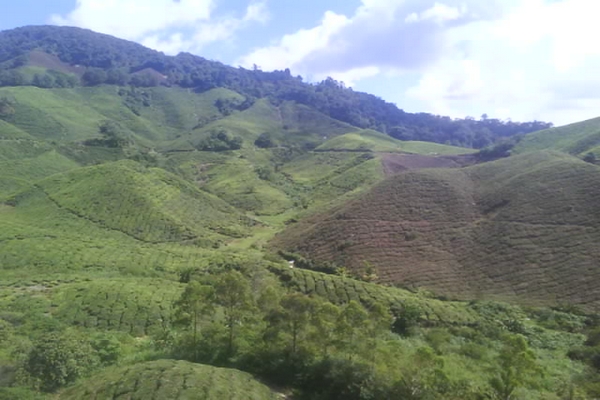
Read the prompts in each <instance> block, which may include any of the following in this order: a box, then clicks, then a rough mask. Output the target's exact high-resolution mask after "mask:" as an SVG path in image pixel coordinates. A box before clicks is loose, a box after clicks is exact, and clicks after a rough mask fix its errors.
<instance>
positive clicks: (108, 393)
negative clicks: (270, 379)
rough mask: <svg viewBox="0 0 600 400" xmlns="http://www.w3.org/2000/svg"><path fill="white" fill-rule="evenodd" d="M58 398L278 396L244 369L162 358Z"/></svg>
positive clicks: (243, 399)
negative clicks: (242, 370) (238, 369)
mask: <svg viewBox="0 0 600 400" xmlns="http://www.w3.org/2000/svg"><path fill="white" fill-rule="evenodd" d="M58 398H59V399H61V400H79V399H97V400H104V399H107V400H108V399H119V400H120V399H123V400H124V399H130V400H142V399H151V398H156V399H164V400H177V399H190V400H191V399H198V400H221V399H223V400H275V399H277V398H278V396H277V395H276V394H275V393H274V392H273V391H271V390H270V389H269V388H268V387H266V386H265V385H263V384H261V383H259V382H258V381H257V380H255V379H254V378H253V377H252V375H250V374H247V373H244V372H241V371H237V370H234V369H225V368H216V367H211V366H208V365H201V364H192V363H188V362H185V361H171V360H160V361H153V362H147V363H141V364H135V365H132V366H130V367H120V368H115V369H112V370H107V371H106V372H103V373H101V374H98V375H96V376H94V377H92V378H90V379H89V380H87V381H83V382H81V383H79V384H78V385H76V386H75V387H73V388H70V389H68V390H66V391H64V392H63V393H61V394H60V395H59V397H58Z"/></svg>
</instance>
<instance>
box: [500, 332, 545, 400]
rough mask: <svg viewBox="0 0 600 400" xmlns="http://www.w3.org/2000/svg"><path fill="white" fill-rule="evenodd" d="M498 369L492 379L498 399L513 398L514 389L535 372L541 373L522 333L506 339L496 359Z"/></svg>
mask: <svg viewBox="0 0 600 400" xmlns="http://www.w3.org/2000/svg"><path fill="white" fill-rule="evenodd" d="M496 364H497V365H498V371H497V372H496V375H495V376H494V377H493V378H492V379H491V380H490V386H491V388H492V396H493V398H494V399H497V400H512V399H513V393H514V391H515V390H516V389H517V388H519V387H521V386H523V385H525V384H526V383H527V382H528V381H529V379H530V378H531V377H532V375H534V374H539V373H540V368H539V367H538V365H537V363H536V362H535V354H534V353H533V351H531V349H529V346H528V345H527V342H526V340H525V338H524V337H523V336H521V335H514V336H509V337H508V338H506V339H505V342H504V346H503V348H502V351H501V352H500V354H499V355H498V358H497V360H496Z"/></svg>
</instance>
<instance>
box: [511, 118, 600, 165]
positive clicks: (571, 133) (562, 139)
mask: <svg viewBox="0 0 600 400" xmlns="http://www.w3.org/2000/svg"><path fill="white" fill-rule="evenodd" d="M536 150H558V151H562V152H565V153H569V154H572V155H576V156H583V155H585V154H587V153H589V152H592V153H595V154H597V155H600V118H594V119H590V120H587V121H583V122H577V123H574V124H570V125H566V126H561V127H558V128H552V129H547V130H543V131H539V132H534V133H530V134H528V135H526V136H525V138H524V139H523V140H522V141H521V142H519V144H517V146H516V147H515V149H514V152H515V153H519V154H520V153H526V152H531V151H536Z"/></svg>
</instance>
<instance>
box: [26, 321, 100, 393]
mask: <svg viewBox="0 0 600 400" xmlns="http://www.w3.org/2000/svg"><path fill="white" fill-rule="evenodd" d="M97 364H98V359H97V358H96V357H95V353H94V350H93V348H92V347H91V346H90V344H89V343H88V342H86V341H84V340H81V339H79V338H77V337H75V336H72V335H69V334H59V333H55V332H53V333H49V334H47V335H45V336H44V337H42V338H41V339H39V340H38V341H37V342H36V343H35V344H34V346H33V348H32V349H31V351H30V353H29V355H28V356H27V359H26V361H25V366H24V367H25V371H26V372H27V373H28V374H29V375H30V376H31V377H32V378H33V379H35V380H36V381H38V382H39V386H40V389H41V390H43V391H45V392H53V391H55V390H56V389H58V388H60V387H61V386H64V385H66V384H69V383H71V382H74V381H75V380H76V379H78V378H79V377H81V376H84V375H86V374H87V373H88V372H90V371H91V370H92V369H93V368H94V367H95V366H96V365H97Z"/></svg>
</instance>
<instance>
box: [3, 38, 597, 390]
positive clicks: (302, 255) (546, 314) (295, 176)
mask: <svg viewBox="0 0 600 400" xmlns="http://www.w3.org/2000/svg"><path fill="white" fill-rule="evenodd" d="M596 124H597V121H588V122H585V123H581V124H579V125H577V126H576V127H575V128H573V129H571V131H568V132H567V131H565V130H564V129H565V128H557V129H558V132H559V133H556V132H557V131H556V130H550V131H548V132H545V133H544V132H541V133H539V134H537V133H534V134H531V135H529V136H527V137H526V138H525V139H524V140H523V141H522V142H521V143H520V144H519V147H517V148H516V150H515V152H523V153H525V152H527V154H521V155H517V156H514V157H510V158H508V159H502V160H499V161H495V162H491V163H481V162H482V159H483V157H481V156H479V155H478V154H475V153H474V150H473V149H471V148H470V147H475V148H480V147H484V146H487V145H490V144H493V143H494V142H495V141H496V139H498V138H504V137H510V136H512V135H514V134H516V133H518V132H533V131H535V130H538V129H540V128H542V127H547V126H549V125H548V124H545V123H541V122H533V123H524V124H521V123H513V122H503V121H499V120H495V119H489V118H482V120H479V121H476V120H474V119H472V118H469V119H465V120H458V119H451V118H448V117H441V116H433V115H430V114H425V113H419V114H410V113H405V112H404V111H402V110H399V109H398V108H397V107H396V106H395V105H393V104H390V103H386V102H385V101H383V100H381V99H379V98H376V97H375V96H372V95H368V94H366V93H360V92H354V91H353V90H352V89H347V88H346V87H345V86H344V84H343V83H341V82H336V81H334V80H333V79H331V78H329V79H327V80H325V81H323V82H321V83H318V84H308V83H305V82H303V80H302V78H301V77H294V76H292V75H291V72H290V71H289V70H285V71H274V72H264V71H260V70H257V69H254V70H246V69H243V68H232V67H228V66H225V65H223V64H220V63H218V62H213V61H208V60H205V59H203V58H201V57H197V56H194V55H191V54H180V55H178V56H176V57H169V56H165V55H164V54H162V53H158V52H155V51H153V50H150V49H147V48H144V47H143V46H140V45H138V44H136V43H132V42H127V41H123V40H120V39H116V38H113V37H110V36H107V35H100V34H96V33H94V32H91V31H86V30H81V29H77V28H67V27H26V28H21V29H16V30H12V31H4V32H0V275H1V278H0V399H10V400H32V399H38V398H53V399H87V398H90V399H123V400H124V399H171V398H172V399H186V398H189V399H196V398H200V399H286V398H290V399H291V398H294V399H298V400H305V399H319V400H338V399H342V398H343V399H344V400H355V399H356V400H358V399H365V398H370V399H388V398H390V399H391V398H394V399H396V398H399V399H404V398H407V399H408V398H411V399H416V398H419V399H430V400H442V399H443V400H458V399H460V400H480V399H482V398H489V399H492V398H494V399H495V398H498V399H499V398H504V399H505V398H509V397H510V398H515V399H516V398H519V399H523V400H537V399H548V400H563V399H566V398H570V399H581V400H583V399H586V398H598V397H600V383H599V382H600V375H599V374H598V371H599V370H600V368H598V366H597V365H596V364H597V362H596V361H597V359H598V357H600V356H599V355H600V340H599V339H598V334H597V332H598V329H600V328H598V327H599V326H600V322H598V321H600V318H599V317H598V315H596V314H594V313H597V312H598V310H599V306H600V302H599V301H600V294H599V293H600V292H599V291H598V289H597V287H596V286H597V285H596V284H595V282H596V280H597V278H598V273H597V271H598V259H599V258H600V250H598V248H597V247H598V246H597V245H596V244H597V243H598V240H599V239H600V231H599V229H598V226H599V224H598V223H599V222H600V221H599V219H600V209H599V208H598V206H597V204H598V202H597V201H596V200H597V198H598V195H600V187H599V186H598V184H597V183H598V182H600V169H599V167H597V166H595V165H592V164H591V163H585V162H583V161H581V160H579V159H578V158H576V157H573V156H571V155H568V154H566V153H564V152H565V151H567V152H570V153H571V154H572V155H577V156H581V155H583V154H586V152H587V151H594V146H597V145H596V144H595V142H594V140H595V137H596V136H597V135H596V133H595V126H596ZM373 129H378V130H381V131H382V132H387V134H384V133H381V132H378V131H375V130H373ZM561 129H562V130H561ZM581 132H583V133H581ZM548 133H549V134H548ZM538 136H539V137H540V138H542V137H543V138H544V143H542V144H539V148H544V149H546V148H556V149H558V150H561V151H563V153H559V152H557V151H537V152H531V151H529V150H535V149H534V148H528V146H530V145H531V143H530V142H531V141H533V142H535V141H534V140H533V138H535V137H538ZM559 136H560V139H561V140H562V139H565V140H566V142H564V143H563V142H562V141H558V139H559V138H558V137H559ZM399 139H401V140H399ZM559 142H560V146H558V147H552V146H554V145H555V144H556V143H559ZM567 142H568V143H567ZM448 144H452V145H448ZM453 145H457V146H467V147H469V148H463V147H456V146H453ZM521 146H522V147H521ZM534 147H535V146H534ZM581 149H582V150H581ZM291 260H294V261H295V262H290V261H291ZM500 301H507V302H510V303H503V302H500ZM538 307H543V308H538ZM222 367H228V369H227V368H222ZM242 371H245V372H242ZM507 371H508V372H509V373H507ZM267 385H270V386H271V387H273V388H277V392H279V393H276V392H274V391H273V390H272V389H271V388H270V387H269V386H267ZM586 396H587V397H586Z"/></svg>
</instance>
